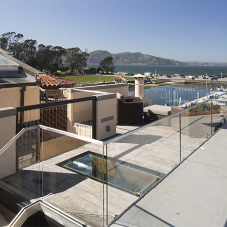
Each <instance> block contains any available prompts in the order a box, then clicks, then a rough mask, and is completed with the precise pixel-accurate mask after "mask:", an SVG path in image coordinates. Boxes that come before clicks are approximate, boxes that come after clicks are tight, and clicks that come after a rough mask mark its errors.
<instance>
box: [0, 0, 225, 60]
mask: <svg viewBox="0 0 227 227" xmlns="http://www.w3.org/2000/svg"><path fill="white" fill-rule="evenodd" d="M0 6H1V7H0V8H1V13H0V20H1V23H0V35H1V34H3V33H6V32H16V33H21V34H23V35H24V38H25V39H35V40H37V43H38V44H44V45H52V46H62V47H64V48H71V47H79V48H80V49H81V50H82V51H85V48H87V49H88V52H91V51H94V50H107V51H109V52H111V53H121V52H141V53H143V54H149V55H153V56H156V57H162V58H168V59H173V60H178V61H208V62H227V15H226V9H227V0H209V1H208V0H190V1H189V0H0Z"/></svg>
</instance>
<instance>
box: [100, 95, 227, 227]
mask: <svg viewBox="0 0 227 227" xmlns="http://www.w3.org/2000/svg"><path fill="white" fill-rule="evenodd" d="M223 99H225V100H226V105H225V106H222V107H221V106H220V105H218V103H219V101H220V100H223ZM226 118H227V94H226V93H225V94H223V95H220V96H217V97H216V98H214V99H210V100H207V101H205V102H203V103H199V104H197V105H194V106H191V107H190V108H187V109H184V110H182V111H180V112H177V113H175V114H172V115H170V116H168V117H165V118H162V119H160V120H157V121H155V122H152V123H150V124H147V125H144V126H142V127H140V128H136V129H134V130H132V131H129V132H127V133H125V134H123V135H119V136H118V137H115V138H112V139H110V140H107V141H104V142H103V146H104V157H105V162H106V165H105V171H106V172H107V173H108V174H107V175H106V189H105V193H106V198H107V203H106V204H105V210H106V217H109V219H108V220H107V223H108V224H109V223H111V222H113V221H115V220H116V219H113V217H111V215H110V213H108V212H109V211H112V210H113V209H114V205H113V201H114V198H113V195H112V192H110V190H112V187H116V188H118V189H120V190H124V191H125V192H130V193H131V194H132V195H134V196H135V197H134V199H132V198H130V199H132V200H130V201H131V203H132V204H134V203H136V202H137V201H138V200H139V198H138V197H141V196H142V195H144V194H146V193H149V191H150V190H152V188H154V187H156V186H157V185H158V184H159V182H161V181H162V179H164V178H165V177H166V176H168V174H170V173H171V172H172V171H173V170H174V169H175V168H177V167H178V165H179V164H180V163H181V162H182V161H184V160H185V159H187V157H188V156H189V155H191V154H192V153H193V152H194V151H196V150H197V149H198V147H200V146H201V145H202V144H203V143H204V142H206V141H207V139H209V138H210V137H211V136H212V135H213V134H214V133H215V132H216V131H217V130H218V128H220V127H221V126H222V125H223V124H224V123H225V122H226ZM204 155H206V154H205V153H204ZM113 176H115V177H116V178H117V179H118V180H117V181H116V180H115V179H114V177H113ZM119 178H120V179H121V180H119ZM119 194H122V198H121V199H123V197H125V195H124V192H119ZM121 199H120V200H121ZM128 199H129V198H128ZM119 205H120V202H119ZM125 210H128V207H126V208H125ZM111 219H112V220H111ZM134 221H135V220H134ZM133 223H134V222H133V219H132V223H127V224H128V225H133Z"/></svg>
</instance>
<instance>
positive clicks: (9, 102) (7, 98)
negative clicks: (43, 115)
mask: <svg viewBox="0 0 227 227" xmlns="http://www.w3.org/2000/svg"><path fill="white" fill-rule="evenodd" d="M21 89H22V88H21V87H15V88H2V89H0V108H4V107H19V106H20V105H21ZM39 103H40V91H39V87H38V86H31V87H26V91H25V92H24V106H28V105H35V104H39ZM39 118H40V114H39V110H33V111H28V112H27V113H26V112H25V113H24V121H30V120H32V121H34V120H38V119H39ZM19 119H20V116H19Z"/></svg>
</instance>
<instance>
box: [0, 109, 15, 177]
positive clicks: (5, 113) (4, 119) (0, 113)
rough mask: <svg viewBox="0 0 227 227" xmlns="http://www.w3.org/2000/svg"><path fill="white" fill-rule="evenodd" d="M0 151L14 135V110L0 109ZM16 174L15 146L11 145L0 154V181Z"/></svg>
mask: <svg viewBox="0 0 227 227" xmlns="http://www.w3.org/2000/svg"><path fill="white" fill-rule="evenodd" d="M0 126H1V127H0V138H1V139H0V149H2V148H3V147H4V146H5V145H6V144H7V143H8V142H9V141H10V140H11V139H12V138H13V137H14V136H15V134H16V110H15V108H1V109H0ZM15 172H16V144H15V143H14V144H12V145H11V146H10V147H9V148H8V149H7V150H6V151H5V152H4V153H2V154H1V153H0V179H1V178H3V177H6V176H9V175H12V174H14V173H15Z"/></svg>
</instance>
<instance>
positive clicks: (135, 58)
mask: <svg viewBox="0 0 227 227" xmlns="http://www.w3.org/2000/svg"><path fill="white" fill-rule="evenodd" d="M89 55H90V56H89V57H88V64H99V63H100V61H101V60H103V59H104V58H106V57H109V56H112V57H113V60H114V63H115V64H126V65H128V64H130V65H131V64H133V65H137V64H138V65H141V64H143V65H188V63H186V62H180V61H175V60H171V59H167V58H160V57H155V56H153V55H148V54H142V53H140V52H122V53H117V54H111V53H110V52H108V51H106V50H95V51H92V52H90V53H89Z"/></svg>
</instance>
